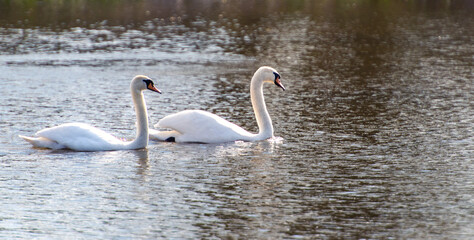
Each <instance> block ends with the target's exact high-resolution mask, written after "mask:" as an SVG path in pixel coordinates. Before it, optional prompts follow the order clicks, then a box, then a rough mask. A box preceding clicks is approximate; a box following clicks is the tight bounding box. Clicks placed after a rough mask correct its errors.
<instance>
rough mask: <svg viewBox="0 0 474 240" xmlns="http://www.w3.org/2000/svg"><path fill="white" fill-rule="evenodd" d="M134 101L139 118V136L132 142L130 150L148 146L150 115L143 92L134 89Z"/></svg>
mask: <svg viewBox="0 0 474 240" xmlns="http://www.w3.org/2000/svg"><path fill="white" fill-rule="evenodd" d="M131 91H132V99H133V105H134V108H135V113H136V116H137V135H136V137H135V140H133V141H132V142H130V144H129V148H130V149H138V148H145V147H146V146H147V145H148V115H147V110H146V104H145V99H144V97H143V93H142V91H139V90H134V89H132V90H131Z"/></svg>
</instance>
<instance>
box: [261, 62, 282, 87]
mask: <svg viewBox="0 0 474 240" xmlns="http://www.w3.org/2000/svg"><path fill="white" fill-rule="evenodd" d="M255 74H258V75H259V76H260V77H261V79H263V82H269V83H274V84H275V85H277V86H278V87H280V88H281V89H283V91H285V87H284V86H283V84H282V83H281V76H280V74H279V73H278V72H277V71H276V70H275V69H273V68H271V67H266V66H264V67H260V68H259V69H258V70H257V72H256V73H255Z"/></svg>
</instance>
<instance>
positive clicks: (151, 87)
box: [146, 83, 161, 93]
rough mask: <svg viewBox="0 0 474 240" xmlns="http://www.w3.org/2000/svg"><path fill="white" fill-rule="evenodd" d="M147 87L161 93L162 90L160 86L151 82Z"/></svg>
mask: <svg viewBox="0 0 474 240" xmlns="http://www.w3.org/2000/svg"><path fill="white" fill-rule="evenodd" d="M146 88H148V90H151V91H153V92H157V93H161V91H160V90H159V89H158V88H156V87H155V86H154V85H153V83H149V84H148V86H147V87H146Z"/></svg>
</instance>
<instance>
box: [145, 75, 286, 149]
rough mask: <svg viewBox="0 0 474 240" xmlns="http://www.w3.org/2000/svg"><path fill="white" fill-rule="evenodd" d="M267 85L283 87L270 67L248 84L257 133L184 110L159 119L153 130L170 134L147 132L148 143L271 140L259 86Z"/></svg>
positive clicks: (221, 119)
mask: <svg viewBox="0 0 474 240" xmlns="http://www.w3.org/2000/svg"><path fill="white" fill-rule="evenodd" d="M264 82H270V83H275V85H277V86H279V87H281V88H282V89H283V90H285V87H283V85H282V84H281V82H280V74H278V72H277V71H276V70H275V69H273V68H271V67H260V68H259V69H258V70H257V71H256V72H255V74H254V75H253V77H252V80H251V82H250V98H251V100H252V106H253V109H254V112H255V117H256V119H257V124H258V128H259V132H258V133H257V134H254V133H250V132H248V131H246V130H244V129H243V128H241V127H239V126H237V125H235V124H233V123H231V122H229V121H227V120H225V119H223V118H221V117H219V116H217V115H215V114H213V113H210V112H206V111H201V110H185V111H182V112H178V113H175V114H171V115H169V116H166V117H164V118H163V119H161V120H160V121H159V122H158V124H156V125H155V127H157V128H158V127H159V128H170V129H172V130H171V131H158V130H154V129H150V139H152V140H160V141H175V142H197V143H223V142H232V141H238V140H241V141H260V140H264V139H268V138H271V137H273V126H272V120H271V119H270V115H269V114H268V111H267V107H266V106H265V101H264V98H263V83H264Z"/></svg>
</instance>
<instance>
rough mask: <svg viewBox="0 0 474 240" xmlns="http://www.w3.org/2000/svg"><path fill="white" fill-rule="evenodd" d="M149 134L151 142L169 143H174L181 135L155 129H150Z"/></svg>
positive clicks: (175, 132)
mask: <svg viewBox="0 0 474 240" xmlns="http://www.w3.org/2000/svg"><path fill="white" fill-rule="evenodd" d="M148 134H149V136H150V140H154V141H167V142H174V141H175V139H176V137H177V136H178V135H180V134H179V133H178V132H177V131H158V130H155V129H149V130H148Z"/></svg>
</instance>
